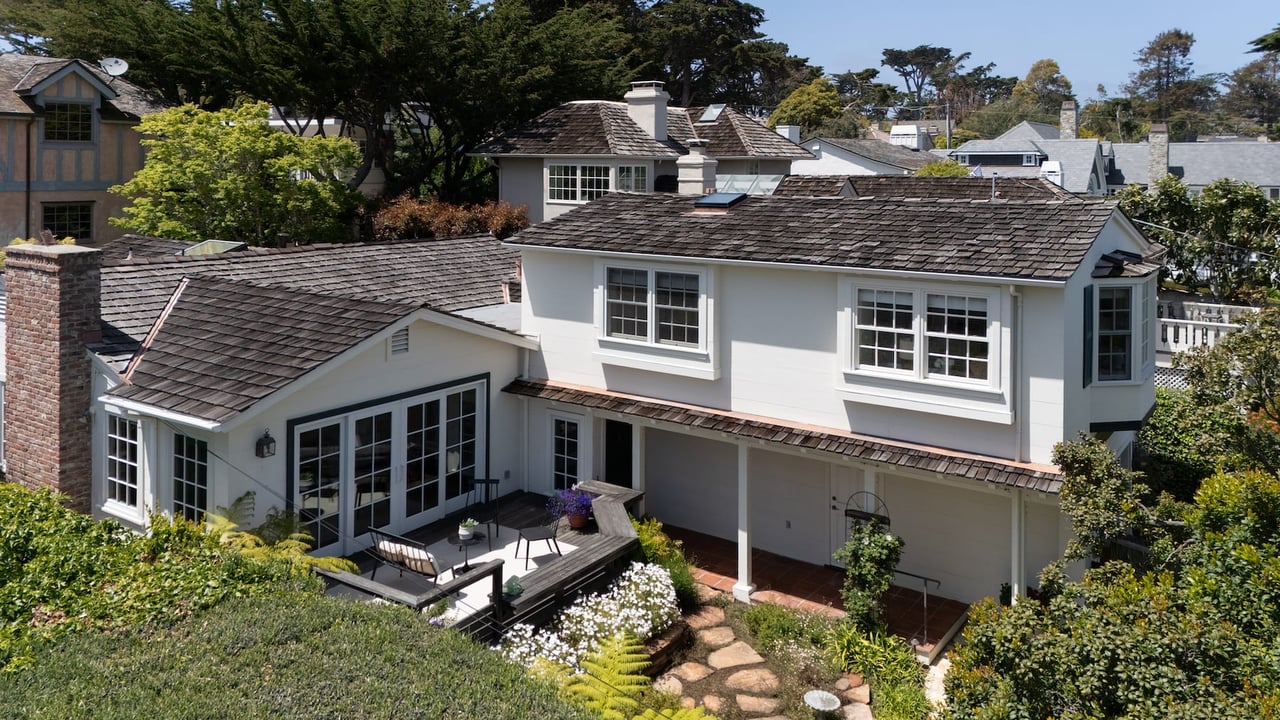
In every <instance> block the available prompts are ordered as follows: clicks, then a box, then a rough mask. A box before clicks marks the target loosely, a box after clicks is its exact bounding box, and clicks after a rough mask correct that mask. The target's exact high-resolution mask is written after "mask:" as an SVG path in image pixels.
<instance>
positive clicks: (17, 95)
mask: <svg viewBox="0 0 1280 720" xmlns="http://www.w3.org/2000/svg"><path fill="white" fill-rule="evenodd" d="M70 64H75V65H78V66H79V68H80V69H81V70H82V71H83V72H87V73H89V74H91V75H93V76H94V77H95V78H97V79H98V81H99V82H101V83H102V84H103V85H109V86H110V87H111V89H112V90H114V91H115V92H116V93H117V96H116V97H115V98H111V99H107V98H105V97H104V98H103V99H102V104H103V115H102V116H103V119H116V120H126V121H136V120H138V119H139V118H141V117H142V116H143V115H148V114H150V113H154V112H159V111H161V110H163V109H164V104H163V103H162V102H160V101H159V100H158V99H156V98H154V97H152V96H151V95H149V94H148V93H147V92H146V91H145V90H143V89H142V88H139V87H138V86H136V85H134V84H132V83H130V82H129V81H128V80H125V79H124V78H123V77H117V78H112V77H111V76H110V75H107V74H106V73H105V72H103V71H102V68H100V67H97V66H95V65H94V64H93V63H89V62H85V61H83V60H67V59H65V58H50V57H33V56H30V55H17V54H14V53H0V114H16V115H34V114H36V112H37V110H38V108H36V106H35V105H34V103H33V102H31V99H30V98H29V97H28V96H27V94H28V93H29V91H30V90H31V89H32V88H34V87H35V86H37V85H39V84H40V83H41V82H43V81H44V80H45V79H46V78H48V77H49V76H51V75H53V74H54V73H56V72H58V71H59V70H61V69H63V68H64V67H66V66H67V65H70Z"/></svg>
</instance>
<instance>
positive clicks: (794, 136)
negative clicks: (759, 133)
mask: <svg viewBox="0 0 1280 720" xmlns="http://www.w3.org/2000/svg"><path fill="white" fill-rule="evenodd" d="M774 130H777V131H778V134H779V135H781V136H782V137H784V138H786V139H788V140H790V141H791V142H793V143H795V144H797V145H799V144H800V126H799V125H778V126H777V127H775V128H774Z"/></svg>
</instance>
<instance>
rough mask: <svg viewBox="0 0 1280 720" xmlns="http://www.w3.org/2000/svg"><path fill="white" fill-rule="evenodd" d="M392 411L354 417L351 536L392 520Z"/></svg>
mask: <svg viewBox="0 0 1280 720" xmlns="http://www.w3.org/2000/svg"><path fill="white" fill-rule="evenodd" d="M391 428H392V413H391V411H390V410H384V411H381V412H374V413H370V414H367V415H356V416H354V417H353V418H352V420H351V461H352V469H351V481H352V490H353V493H352V500H353V502H354V504H353V506H352V512H351V520H352V526H351V536H352V537H359V536H361V535H363V534H365V533H367V532H369V530H370V529H371V528H384V527H386V526H387V525H388V524H389V523H390V522H391V474H392V463H393V459H394V456H393V454H392V447H391V446H392V430H391Z"/></svg>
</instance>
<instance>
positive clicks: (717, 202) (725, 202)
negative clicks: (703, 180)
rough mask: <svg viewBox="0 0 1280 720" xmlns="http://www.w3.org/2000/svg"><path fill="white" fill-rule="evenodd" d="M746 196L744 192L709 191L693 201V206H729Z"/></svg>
mask: <svg viewBox="0 0 1280 720" xmlns="http://www.w3.org/2000/svg"><path fill="white" fill-rule="evenodd" d="M746 197H747V194H746V193H723V192H718V193H711V194H710V195H704V196H702V197H700V198H698V199H697V200H694V201H693V206H694V207H695V208H719V209H724V208H729V207H733V206H734V205H737V204H738V203H740V202H742V200H743V199H744V198H746Z"/></svg>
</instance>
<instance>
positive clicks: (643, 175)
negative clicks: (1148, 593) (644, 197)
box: [618, 165, 649, 192]
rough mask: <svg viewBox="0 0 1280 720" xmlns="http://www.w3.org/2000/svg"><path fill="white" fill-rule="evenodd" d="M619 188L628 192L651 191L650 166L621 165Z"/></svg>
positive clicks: (619, 169)
mask: <svg viewBox="0 0 1280 720" xmlns="http://www.w3.org/2000/svg"><path fill="white" fill-rule="evenodd" d="M618 189H619V190H625V191H628V192H649V168H647V167H645V166H644V165H623V166H622V167H619V168H618Z"/></svg>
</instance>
